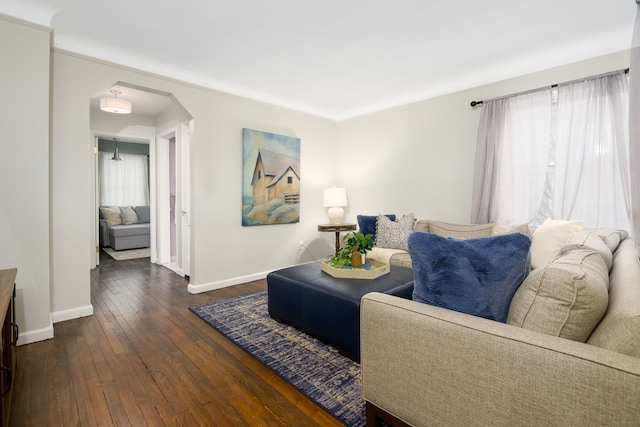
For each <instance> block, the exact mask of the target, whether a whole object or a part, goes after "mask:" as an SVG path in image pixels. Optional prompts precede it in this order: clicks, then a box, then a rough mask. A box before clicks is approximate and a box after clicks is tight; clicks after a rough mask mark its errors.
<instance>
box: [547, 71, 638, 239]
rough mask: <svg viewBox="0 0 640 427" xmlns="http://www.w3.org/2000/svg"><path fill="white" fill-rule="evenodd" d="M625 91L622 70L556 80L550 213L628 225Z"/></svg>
mask: <svg viewBox="0 0 640 427" xmlns="http://www.w3.org/2000/svg"><path fill="white" fill-rule="evenodd" d="M628 95H629V87H628V82H627V76H626V75H625V74H624V72H623V71H620V72H617V73H614V74H609V75H603V76H598V77H595V78H590V79H588V80H584V81H580V82H573V83H569V84H563V85H559V86H558V107H557V108H558V116H557V126H556V128H557V139H556V142H555V186H554V188H555V191H554V214H553V217H554V218H556V219H565V220H583V221H584V223H585V225H587V226H589V227H612V228H620V229H624V230H630V221H629V219H630V212H631V209H630V206H631V205H630V192H629V159H628V142H627V141H628V123H629V115H628V112H629V101H628V99H629V98H628Z"/></svg>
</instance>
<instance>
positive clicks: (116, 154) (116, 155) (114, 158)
mask: <svg viewBox="0 0 640 427" xmlns="http://www.w3.org/2000/svg"><path fill="white" fill-rule="evenodd" d="M113 140H114V141H115V142H116V148H115V150H113V157H112V158H111V160H122V159H121V158H120V153H118V139H117V138H113Z"/></svg>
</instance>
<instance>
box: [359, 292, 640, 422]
mask: <svg viewBox="0 0 640 427" xmlns="http://www.w3.org/2000/svg"><path fill="white" fill-rule="evenodd" d="M360 322H361V325H360V334H361V335H360V336H361V338H360V339H361V359H360V360H361V366H362V389H363V396H364V398H365V400H366V401H367V402H369V403H371V404H373V405H375V406H377V407H379V408H381V409H383V410H384V411H386V412H388V413H389V414H391V415H392V416H394V417H397V418H398V419H400V420H403V421H404V422H406V423H408V424H411V425H534V424H535V425H549V426H551V425H630V424H634V423H637V421H638V420H639V419H640V405H638V402H639V401H640V359H638V358H635V357H631V356H626V355H623V354H619V353H615V352H612V351H608V350H604V349H601V348H599V347H594V346H591V345H588V344H583V343H578V342H574V341H569V340H566V339H562V338H557V337H552V336H547V335H543V334H540V333H537V332H533V331H528V330H525V329H521V328H517V327H515V326H511V325H507V324H503V323H499V322H494V321H490V320H487V319H482V318H478V317H474V316H470V315H467V314H463V313H458V312H454V311H451V310H446V309H442V308H439V307H433V306H430V305H427V304H421V303H417V302H414V301H410V300H404V299H402V298H397V297H393V296H389V295H384V294H380V293H370V294H367V295H365V296H364V297H363V299H362V302H361V306H360Z"/></svg>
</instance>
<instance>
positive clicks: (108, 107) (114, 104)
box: [100, 98, 131, 114]
mask: <svg viewBox="0 0 640 427" xmlns="http://www.w3.org/2000/svg"><path fill="white" fill-rule="evenodd" d="M100 109H101V110H102V111H106V112H108V113H116V114H130V113H131V103H130V102H129V101H127V100H126V99H121V98H100Z"/></svg>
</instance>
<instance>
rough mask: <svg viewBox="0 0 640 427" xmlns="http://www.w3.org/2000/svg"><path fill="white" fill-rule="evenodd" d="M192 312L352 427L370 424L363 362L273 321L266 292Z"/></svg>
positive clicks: (210, 305)
mask: <svg viewBox="0 0 640 427" xmlns="http://www.w3.org/2000/svg"><path fill="white" fill-rule="evenodd" d="M190 310H191V311H192V312H194V313H195V314H196V315H198V316H199V317H200V318H201V319H202V320H204V321H205V322H207V323H208V324H209V325H211V326H213V327H214V328H215V329H217V330H218V331H219V332H221V333H222V334H224V335H225V336H226V337H227V338H229V339H230V340H231V341H233V342H234V343H236V344H237V345H239V346H240V347H242V348H243V349H244V350H245V351H247V352H248V353H249V354H251V355H252V356H253V357H255V358H256V359H258V360H259V361H260V362H262V363H263V364H264V365H265V366H267V367H268V368H270V369H271V370H272V371H273V372H275V373H276V374H278V375H279V376H280V377H282V378H283V379H284V380H285V381H287V382H288V383H289V384H291V385H293V386H294V387H295V388H297V389H298V390H300V391H301V392H302V393H304V394H305V395H307V396H308V397H309V398H310V399H311V400H313V401H314V402H316V403H317V404H318V405H320V406H321V407H323V408H324V409H325V410H327V411H328V412H329V413H330V414H332V415H333V416H334V417H336V418H337V419H338V420H340V421H341V422H343V423H344V424H346V425H347V426H350V427H351V426H364V425H365V403H364V400H363V399H362V391H361V390H362V389H361V386H360V365H359V364H357V363H356V362H354V361H353V360H351V359H349V358H347V357H345V356H342V355H341V354H340V353H338V351H337V350H335V349H334V348H333V347H331V346H328V345H326V344H324V343H323V342H321V341H318V340H317V339H315V338H312V337H310V336H309V335H307V334H305V333H303V332H300V331H298V330H297V329H295V328H293V327H291V326H287V325H284V324H281V323H278V322H276V321H275V320H273V319H271V317H269V313H268V309H267V291H260V292H256V293H252V294H248V295H242V296H239V297H235V298H230V299H227V300H223V301H214V302H210V303H207V304H203V305H200V306H196V307H190Z"/></svg>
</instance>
